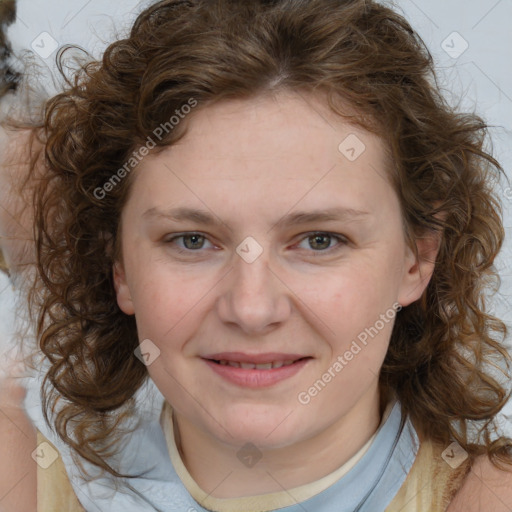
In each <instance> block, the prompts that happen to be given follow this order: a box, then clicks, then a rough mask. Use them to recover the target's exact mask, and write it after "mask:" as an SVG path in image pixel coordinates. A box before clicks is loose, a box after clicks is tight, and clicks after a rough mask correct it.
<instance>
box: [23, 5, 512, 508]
mask: <svg viewBox="0 0 512 512" xmlns="http://www.w3.org/2000/svg"><path fill="white" fill-rule="evenodd" d="M432 74H433V71H432V61H431V58H430V55H429V54H428V51H427V50H426V49H425V47H424V46H423V45H422V43H421V40H420V39H419V38H418V36H417V35H416V34H415V33H414V32H413V31H412V29H411V28H410V26H409V25H408V23H407V22H406V21H405V20H404V19H403V18H402V17H400V16H399V15H397V14H396V13H394V12H393V11H392V10H390V9H388V8H385V7H383V6H381V5H379V4H376V3H374V2H369V1H358V0H356V1H347V2H343V3H341V2H333V1H331V0H311V1H304V2H300V4H299V3H297V2H291V1H288V0H280V1H279V0H278V1H274V2H268V1H258V2H250V3H247V2H241V1H237V0H218V1H215V2H204V1H196V2H187V1H169V0H166V1H163V2H159V3H157V4H155V5H154V6H152V7H150V8H148V9H147V10H146V11H145V12H144V13H142V14H141V16H140V17H139V18H138V19H137V21H136V23H135V25H134V27H133V29H132V32H131V34H130V37H128V38H127V39H125V40H120V41H117V42H116V43H114V44H112V45H111V46H110V47H109V48H108V49H107V51H106V52H105V55H104V57H103V60H102V62H101V63H92V64H91V65H89V66H86V67H84V69H83V72H82V73H81V74H79V75H78V76H77V78H76V81H75V82H74V83H73V84H70V87H69V89H68V90H67V91H65V92H64V93H62V94H59V95H57V96H56V97H55V98H53V99H52V100H50V101H49V102H48V105H47V112H46V116H45V121H44V124H43V125H42V126H41V128H40V130H39V133H40V135H41V136H42V138H43V139H44V141H45V164H46V169H45V175H44V178H43V180H41V181H40V182H38V184H37V186H36V196H35V199H36V207H37V208H36V216H35V218H36V234H37V239H36V241H37V269H38V278H37V279H36V281H35V282H34V288H33V292H34V293H33V295H32V296H31V306H32V311H33V313H34V314H35V315H37V317H38V323H37V326H38V332H37V339H38V342H39V345H40V347H41V350H42V352H43V353H44V354H45V356H46V358H47V360H46V361H45V366H44V367H43V371H42V372H41V375H40V378H39V379H35V382H36V383H37V385H38V386H42V387H43V390H44V403H43V404H44V405H43V411H44V414H46V418H47V420H48V425H51V426H52V427H54V430H55V431H54V432H52V430H51V429H49V428H48V425H47V424H46V423H45V418H44V417H43V414H42V413H41V412H40V411H39V410H38V409H37V407H34V408H30V407H28V409H29V414H30V416H31V418H32V420H33V422H34V424H35V425H36V427H37V428H38V430H39V431H40V433H39V440H38V451H36V455H35V457H36V459H37V458H41V459H42V460H44V463H43V464H40V465H39V468H38V486H39V487H38V489H39V490H40V491H39V492H40V494H39V495H38V510H55V509H65V510H83V509H86V510H94V509H95V508H96V509H98V508H99V509H100V510H131V509H133V510H169V511H170V510H177V509H183V510H187V507H188V510H218V511H227V510H244V511H248V510H268V511H271V510H286V511H290V512H292V511H295V510H303V509H306V510H318V511H321V510H326V511H327V510H338V511H339V510H347V511H352V510H360V511H364V510H371V511H376V510H383V511H384V510H386V511H391V510H403V511H404V510H411V511H413V510H414V511H416V512H419V511H427V510H429V511H437V510H447V509H448V510H450V511H451V512H452V511H454V510H462V508H461V507H465V508H464V510H471V508H470V507H474V506H475V504H476V503H478V502H477V500H475V499H474V497H473V496H472V495H471V492H470V491H471V490H473V489H474V486H473V482H474V478H473V476H472V475H473V474H474V473H472V472H471V469H472V468H473V470H474V471H476V470H478V469H479V468H485V471H486V475H487V476H488V475H491V474H492V475H493V476H494V475H495V474H497V475H498V476H499V478H500V481H499V482H497V483H496V484H495V487H491V492H492V493H494V492H495V491H497V488H498V487H499V485H500V484H501V482H510V475H509V473H508V470H507V468H508V464H509V463H510V462H511V457H510V443H511V440H509V439H507V438H504V437H498V439H495V440H491V439H490V437H489V435H490V434H491V433H492V432H493V430H492V420H493V418H494V416H495V415H496V414H497V413H498V412H499V411H500V410H501V408H502V407H503V405H504V404H505V402H506V400H507V396H506V392H505V389H504V388H503V387H502V385H501V384H500V383H499V382H498V380H497V379H496V378H495V377H493V376H492V375H491V373H490V370H489V368H488V367H487V365H488V364H489V363H490V361H491V359H492V358H496V357H499V358H501V361H502V362H503V363H504V362H507V363H508V357H509V356H508V354H507V353H506V351H505V349H504V347H503V345H502V343H501V338H502V337H503V336H504V335H505V334H506V328H505V325H504V324H503V323H502V322H501V321H500V320H499V319H497V318H494V317H491V316H489V315H488V314H486V312H485V301H484V296H483V289H484V285H485V284H489V280H490V278H492V276H493V268H492V263H493V260H494V257H495V256H496V254H497V252H498V251H499V249H500V247H501V244H502V240H503V226H502V223H501V219H500V205H499V202H498V200H497V198H496V197H495V195H494V194H493V191H492V186H491V185H492V179H493V178H494V177H498V176H499V173H500V171H501V168H500V166H499V163H498V162H496V160H494V159H493V158H492V156H491V155H489V154H487V153H485V151H484V150H483V139H484V135H485V128H486V127H485V124H484V123H483V122H482V121H481V120H480V119H479V118H478V117H476V116H474V115H465V114H459V113H456V112H453V111H452V110H451V109H450V108H449V107H448V106H447V105H446V103H445V102H444V101H443V100H442V98H441V96H440V94H439V92H438V91H437V90H436V89H435V87H434V86H433V85H432V80H431V78H432V76H433V75H432ZM148 376H149V377H150V378H151V379H150V381H149V380H148ZM42 379H44V383H43V382H42ZM150 382H151V383H152V384H154V385H155V386H156V388H158V390H159V392H160V393H161V395H162V397H163V401H162V403H161V405H162V407H161V409H159V412H160V411H161V415H159V416H160V417H159V421H155V420H154V417H150V418H149V419H147V421H146V422H143V421H142V419H140V418H139V417H140V416H142V415H141V414H140V411H137V410H136V408H135V407H134V405H135V403H136V402H135V400H134V397H135V396H136V394H137V393H140V392H142V391H144V389H145V387H144V385H145V384H149V383H150ZM32 390H36V391H38V390H39V387H32ZM27 403H36V400H32V401H29V402H27ZM139 403H140V402H139ZM471 420H479V421H483V422H484V423H483V425H480V426H481V431H480V432H479V433H480V434H481V435H480V437H479V436H475V433H474V432H471V430H468V429H469V428H470V427H471V424H470V423H469V422H470V421H471ZM125 431H127V432H128V433H127V434H126V435H125ZM45 437H46V438H47V439H45ZM48 441H50V442H52V443H54V445H55V447H56V448H57V450H55V448H54V447H51V445H50V444H44V443H48ZM50 449H52V450H54V452H51V450H50ZM49 450H50V452H49ZM48 453H51V454H53V456H49V455H48ZM59 453H60V455H61V458H58V454H59ZM73 457H74V459H73ZM51 459H53V460H51ZM487 459H489V461H490V463H489V464H487V463H486V460H487ZM498 462H501V463H503V464H502V465H501V469H500V467H497V466H496V465H495V464H496V463H498ZM491 463H492V464H491ZM45 466H46V467H45ZM64 468H65V470H66V471H67V476H66V474H65V473H64ZM79 468H82V469H83V470H85V472H86V473H87V474H89V475H90V476H97V477H99V478H97V479H96V480H90V481H89V482H88V483H87V485H84V484H83V483H82V481H81V479H80V474H79ZM101 470H103V473H101ZM109 489H111V490H115V491H116V492H114V493H108V490H109ZM468 489H469V491H468ZM478 497H479V498H480V499H482V498H485V499H486V501H485V503H486V506H488V504H489V503H490V500H488V499H487V496H486V495H485V492H484V491H483V490H482V491H480V493H479V496H478ZM56 500H60V501H56ZM496 503H497V502H496ZM498 506H499V504H496V506H495V507H494V508H495V509H497V507H498ZM473 510H484V508H478V509H475V508H473ZM503 510H506V509H505V508H503Z"/></svg>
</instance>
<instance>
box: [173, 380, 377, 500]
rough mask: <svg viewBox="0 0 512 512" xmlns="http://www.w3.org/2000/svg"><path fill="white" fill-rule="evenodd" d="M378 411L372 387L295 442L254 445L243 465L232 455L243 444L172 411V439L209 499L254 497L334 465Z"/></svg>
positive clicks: (361, 441)
mask: <svg viewBox="0 0 512 512" xmlns="http://www.w3.org/2000/svg"><path fill="white" fill-rule="evenodd" d="M372 391H373V390H372ZM382 405H385V404H382ZM382 410H383V407H381V404H380V402H379V393H378V391H377V392H375V391H374V392H372V393H367V394H366V395H363V397H362V398H361V399H360V400H359V401H358V402H357V403H356V405H355V406H354V407H352V409H350V410H349V411H347V412H346V413H345V414H344V415H343V416H341V417H339V418H337V420H336V421H335V422H333V423H332V424H331V425H330V426H329V427H328V428H327V429H325V430H323V431H321V432H319V433H317V434H316V435H313V436H312V437H309V438H307V439H304V440H302V441H301V442H300V443H295V444H293V445H290V446H285V447H282V448H277V449H268V450H259V449H256V448H254V452H255V453H254V455H256V456H258V457H259V456H261V458H260V459H259V460H258V462H257V463H256V464H254V465H247V466H244V465H243V464H241V463H240V460H239V459H238V457H237V456H240V453H239V452H240V446H241V445H242V444H244V443H240V444H239V445H229V444H226V443H224V442H220V441H218V440H217V439H216V438H214V437H212V436H211V435H209V434H208V433H206V432H205V431H204V430H201V429H198V428H197V427H196V426H195V425H194V424H193V423H190V422H188V421H187V419H186V418H184V417H183V416H181V415H180V414H177V413H176V411H174V414H175V417H174V431H175V440H176V444H177V447H178V450H179V452H180V455H181V458H182V460H183V463H184V465H185V467H186V468H187V470H188V472H189V473H190V475H191V477H192V478H193V479H194V480H195V482H196V483H197V485H198V486H199V487H200V488H201V489H203V490H204V491H206V492H208V493H209V494H210V495H211V496H212V497H214V498H238V497H242V496H255V495H261V494H268V493H273V492H280V491H283V490H284V489H292V488H294V487H299V486H301V485H305V484H308V483H311V482H314V481H316V480H319V479H320V478H322V477H324V476H326V475H328V474H329V473H332V472H333V471H335V470H337V469H338V468H340V467H341V466H342V465H343V464H345V463H346V462H347V461H348V460H349V459H351V458H352V457H353V456H354V455H355V454H356V453H357V452H358V451H359V450H360V449H361V448H362V447H363V446H364V445H365V444H366V443H367V442H368V440H369V439H370V438H371V437H372V435H373V434H374V433H375V432H376V430H377V428H378V427H379V424H380V422H381V419H382V416H381V413H382ZM249 453H250V449H249ZM212 469H213V470H212Z"/></svg>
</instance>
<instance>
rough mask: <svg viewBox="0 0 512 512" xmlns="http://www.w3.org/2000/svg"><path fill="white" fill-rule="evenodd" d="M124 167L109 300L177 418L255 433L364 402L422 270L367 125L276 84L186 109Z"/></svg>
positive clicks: (279, 431) (327, 416)
mask: <svg viewBox="0 0 512 512" xmlns="http://www.w3.org/2000/svg"><path fill="white" fill-rule="evenodd" d="M133 172H134V173H135V176H134V182H133V188H132V190H131V195H130V197H129V200H128V202H127V204H126V206H125V209H124V211H123V214H122V240H123V242H122V251H123V259H124V261H123V265H120V264H116V265H115V272H114V275H115V283H116V291H117V298H118V303H119V306H120V307H121V309H122V310H123V311H124V312H125V313H126V314H135V317H136V321H137V329H138V335H139V339H140V341H141V342H143V340H149V341H144V342H143V345H142V352H143V353H145V354H146V362H147V364H148V370H149V373H150V376H151V377H152V379H153V380H154V381H155V383H156V385H157V386H158V388H159V389H160V390H161V392H162V393H163V395H164V396H165V398H166V399H167V401H168V402H169V403H170V404H171V405H172V406H173V407H174V409H175V411H176V413H177V414H178V415H179V416H180V417H182V418H184V419H186V421H188V422H189V423H190V424H192V425H194V426H195V427H196V428H198V429H200V430H201V431H202V432H205V433H207V434H209V435H211V436H213V438H215V439H216V440H217V441H219V442H222V443H227V444H229V445H237V446H240V445H243V444H244V443H245V442H247V441H251V442H252V443H255V444H257V445H258V446H259V447H262V448H265V447H266V448H272V447H279V446H281V447H282V446H287V445H291V444H293V443H295V442H299V441H301V440H306V439H310V438H312V437H313V436H315V435H317V434H319V433H321V432H324V431H327V429H330V428H331V427H333V426H335V425H337V424H339V423H340V422H342V421H343V418H344V417H345V416H346V415H347V414H348V413H349V412H350V411H353V410H356V409H357V407H358V404H361V403H363V401H366V402H365V403H367V404H369V403H373V404H374V403H375V401H374V398H375V397H376V396H377V393H378V375H379V370H380V367H381V365H382V362H383V360H384V357H385V354H386V350H387V347H388V342H389V339H390V335H391V331H392V326H393V323H394V318H395V316H396V314H400V313H397V312H396V310H397V309H400V306H399V305H402V306H406V305H408V304H410V303H411V302H413V301H415V300H417V299H418V298H419V297H420V296H421V294H422V292H423V290H424V289H425V287H426V285H427V283H428V280H429V278H430V274H431V271H432V265H430V264H427V263H424V264H422V265H418V264H417V262H416V261H415V258H414V256H413V253H412V251H411V250H410V249H409V248H408V247H407V246H406V243H405V240H404V234H403V228H402V218H401V212H400V205H399V201H398V198H397V196H396V194H395V192H394V190H393V189H392V187H391V185H390V183H389V181H388V178H387V176H386V171H385V154H384V147H383V145H382V143H381V140H380V139H379V138H377V137H376V136H374V135H371V134H370V133H367V132H365V131H363V130H360V129H356V128H354V127H353V126H350V125H348V124H346V123H345V122H343V121H342V119H341V118H340V117H339V116H336V115H335V114H333V113H332V112H330V111H329V110H328V108H327V107H326V106H325V104H324V103H323V102H322V101H321V100H320V99H319V98H317V97H312V96H310V97H306V96H304V97H299V96H298V95H293V94H290V93H280V94H278V95H276V96H275V97H270V96H269V97H264V98H258V99H251V100H244V101H242V100H240V101H238V100H237V101H233V100H232V101H229V102H223V103H218V104H216V105H214V106H209V107H207V108H204V109H202V110H199V107H198V110H197V111H196V112H195V113H194V117H193V118H191V119H190V125H189V129H188V133H187V135H186V136H185V137H184V138H183V139H182V140H181V141H180V142H179V143H177V144H176V145H174V146H172V147H169V148H167V149H166V150H164V151H163V152H162V153H160V154H158V155H152V154H150V155H148V156H147V157H146V158H145V159H144V160H143V161H142V162H141V163H140V164H139V165H138V167H137V168H136V169H135V170H134V171H133ZM299 212H300V215H299ZM327 214H328V215H327ZM315 233H316V236H315ZM420 249H421V248H420ZM434 259H435V258H434ZM297 360H298V361H297ZM219 361H221V362H219ZM294 361H297V362H294ZM226 362H228V364H226ZM240 362H241V363H244V366H247V365H248V366H249V367H246V368H242V367H240V364H238V363H240ZM272 362H273V364H272V367H269V366H270V363H272ZM292 362H293V364H290V363H292ZM255 363H258V364H263V365H265V364H266V366H261V367H259V368H254V367H253V366H254V364H255ZM283 364H284V366H283ZM274 366H275V367H274ZM369 397H371V398H369ZM372 400H373V402H372Z"/></svg>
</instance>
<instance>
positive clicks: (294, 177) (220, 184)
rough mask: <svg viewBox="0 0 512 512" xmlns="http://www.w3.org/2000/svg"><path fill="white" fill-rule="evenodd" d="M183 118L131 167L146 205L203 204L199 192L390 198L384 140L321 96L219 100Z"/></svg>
mask: <svg viewBox="0 0 512 512" xmlns="http://www.w3.org/2000/svg"><path fill="white" fill-rule="evenodd" d="M186 121H187V133H186V135H185V136H184V137H183V138H182V139H181V140H180V141H178V142H177V143H176V144H174V145H172V146H170V147H168V148H166V149H165V150H163V151H162V152H161V153H159V154H156V155H149V156H148V157H146V158H145V159H144V160H143V161H142V162H141V163H140V164H139V165H138V167H137V168H136V169H135V171H134V173H135V176H134V178H135V180H134V183H133V187H134V190H133V191H132V192H133V193H134V194H135V195H137V196H138V197H139V198H141V200H144V201H145V203H148V204H149V203H152V204H151V205H150V207H157V208H158V207H166V206H168V203H169V202H172V203H173V204H175V203H176V202H177V201H178V202H180V201H181V199H183V198H184V197H188V198H189V199H192V200H193V201H194V203H195V204H196V205H197V206H202V207H203V208H202V209H204V206H205V205H204V204H203V205H201V198H205V199H206V198H208V199H209V200H210V201H211V200H213V201H214V202H216V203H217V204H219V205H221V204H222V203H223V202H224V205H225V206H226V205H227V204H235V203H236V204H238V203H240V205H245V207H247V208H250V207H253V206H254V205H256V204H265V205H267V206H271V207H273V208H275V207H276V206H278V205H282V207H286V206H289V207H291V206H292V205H293V203H294V202H297V201H299V200H300V206H301V207H302V208H301V209H305V208H307V207H308V206H309V207H318V206H319V204H318V201H319V200H323V201H325V203H326V204H327V203H329V204H330V205H334V206H335V205H336V204H338V203H340V202H341V203H343V201H345V202H346V205H345V206H346V207H347V208H354V209H367V207H372V208H378V207H379V204H380V203H384V202H385V201H386V200H390V199H391V200H392V199H393V198H392V197H391V196H392V194H393V191H392V189H391V186H390V184H389V180H388V178H387V171H386V167H387V153H386V148H385V146H384V143H383V141H382V140H381V139H380V138H379V137H378V136H376V135H374V134H371V133H369V132H367V131H365V130H363V129H361V128H359V127H356V126H354V125H351V124H349V123H347V122H346V121H344V120H343V118H341V117H340V116H339V115H337V114H335V113H334V112H332V111H331V110H330V109H329V107H328V105H327V104H326V102H325V101H323V99H322V98H321V97H318V96H312V95H310V96H304V95H299V94H294V93H288V92H287V93H280V94H277V95H272V96H264V97H258V98H253V99H248V100H229V101H223V102H219V103H215V104H212V105H210V106H207V107H202V108H201V107H198V109H197V110H196V111H195V112H194V113H193V115H191V116H190V119H188V120H186ZM390 194H391V196H390ZM220 198H222V200H220ZM241 199H243V202H242V201H241ZM181 202H183V201H181ZM313 203H314V204H313ZM363 205H364V206H363Z"/></svg>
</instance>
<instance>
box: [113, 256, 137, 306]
mask: <svg viewBox="0 0 512 512" xmlns="http://www.w3.org/2000/svg"><path fill="white" fill-rule="evenodd" d="M112 271H113V275H114V289H115V291H116V297H117V304H118V306H119V308H120V309H121V311H122V312H123V313H126V314H127V315H133V314H134V313H135V309H134V307H133V301H132V296H131V293H130V288H129V287H128V283H127V282H126V274H125V271H124V268H123V265H122V264H121V263H120V262H119V261H116V262H115V263H114V265H113V267H112Z"/></svg>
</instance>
